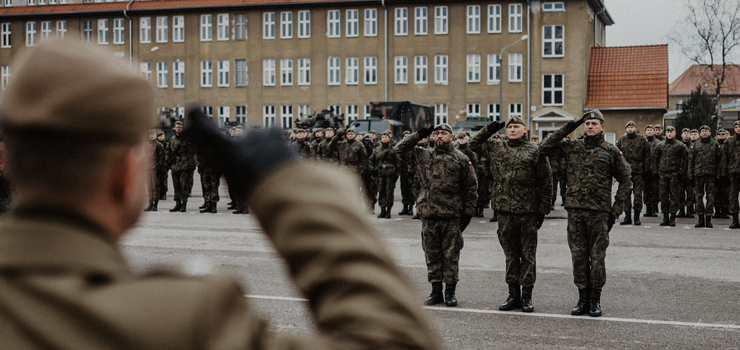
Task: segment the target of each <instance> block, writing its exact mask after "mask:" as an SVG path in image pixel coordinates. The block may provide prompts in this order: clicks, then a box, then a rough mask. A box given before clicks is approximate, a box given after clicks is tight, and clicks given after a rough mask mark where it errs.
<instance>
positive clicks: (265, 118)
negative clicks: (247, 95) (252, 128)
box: [262, 105, 275, 128]
mask: <svg viewBox="0 0 740 350" xmlns="http://www.w3.org/2000/svg"><path fill="white" fill-rule="evenodd" d="M262 126H264V127H266V128H269V127H272V126H275V106H274V105H265V106H262Z"/></svg>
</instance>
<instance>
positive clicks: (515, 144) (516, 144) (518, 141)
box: [506, 136, 527, 147]
mask: <svg viewBox="0 0 740 350" xmlns="http://www.w3.org/2000/svg"><path fill="white" fill-rule="evenodd" d="M506 143H508V144H509V146H511V147H519V146H521V145H523V144H525V143H527V141H525V140H524V137H523V136H522V137H520V138H518V139H513V140H512V139H509V140H508V141H506Z"/></svg>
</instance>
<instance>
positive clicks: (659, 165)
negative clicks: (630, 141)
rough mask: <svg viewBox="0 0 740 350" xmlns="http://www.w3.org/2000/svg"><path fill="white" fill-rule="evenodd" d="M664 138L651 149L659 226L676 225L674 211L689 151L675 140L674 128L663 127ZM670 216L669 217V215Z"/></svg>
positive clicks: (675, 210) (676, 206) (685, 170)
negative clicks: (656, 179)
mask: <svg viewBox="0 0 740 350" xmlns="http://www.w3.org/2000/svg"><path fill="white" fill-rule="evenodd" d="M665 135H666V139H665V140H664V141H662V142H660V143H659V144H658V145H657V146H655V149H654V150H653V173H656V174H658V176H660V209H661V210H662V211H663V221H662V222H661V223H660V226H676V212H677V211H678V206H679V205H680V204H679V201H680V200H681V197H680V195H681V193H680V192H681V184H680V183H681V181H682V180H683V178H684V177H685V174H687V171H688V170H687V169H688V157H689V151H688V149H687V148H686V145H684V144H683V143H682V142H678V140H676V128H674V127H673V126H669V127H666V128H665ZM669 216H670V217H669Z"/></svg>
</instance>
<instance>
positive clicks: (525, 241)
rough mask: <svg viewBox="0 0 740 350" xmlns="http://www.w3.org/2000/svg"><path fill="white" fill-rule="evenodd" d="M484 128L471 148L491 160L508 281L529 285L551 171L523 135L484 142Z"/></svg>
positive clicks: (547, 204) (548, 201)
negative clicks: (537, 217) (538, 229)
mask: <svg viewBox="0 0 740 350" xmlns="http://www.w3.org/2000/svg"><path fill="white" fill-rule="evenodd" d="M490 135H491V132H490V130H489V129H488V126H486V127H484V128H483V129H481V130H480V131H479V132H478V133H477V134H476V135H475V137H474V138H473V139H472V140H471V141H470V148H471V149H472V150H473V151H475V152H476V153H478V154H480V155H482V156H483V157H486V158H487V159H489V170H490V172H491V173H492V174H498V175H499V176H496V177H495V178H494V179H493V209H494V210H496V211H497V215H498V219H499V224H498V239H499V243H501V248H503V250H504V255H505V256H506V283H507V284H519V285H523V286H531V285H533V284H534V282H535V278H536V255H537V224H536V214H538V213H539V214H541V215H542V216H544V215H545V214H547V213H549V212H550V205H551V202H552V199H551V196H552V172H551V170H550V165H549V164H548V161H547V157H545V156H544V155H541V154H540V152H539V150H538V149H537V146H535V145H534V144H532V143H530V142H529V141H527V140H526V139H525V138H524V137H522V138H519V139H516V140H508V141H506V142H504V141H488V138H489V136H490Z"/></svg>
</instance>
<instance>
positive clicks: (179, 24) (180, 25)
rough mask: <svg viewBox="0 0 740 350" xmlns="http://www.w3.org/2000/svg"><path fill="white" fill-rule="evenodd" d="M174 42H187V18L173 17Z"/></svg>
mask: <svg viewBox="0 0 740 350" xmlns="http://www.w3.org/2000/svg"><path fill="white" fill-rule="evenodd" d="M172 42H173V43H182V42H185V16H172Z"/></svg>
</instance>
